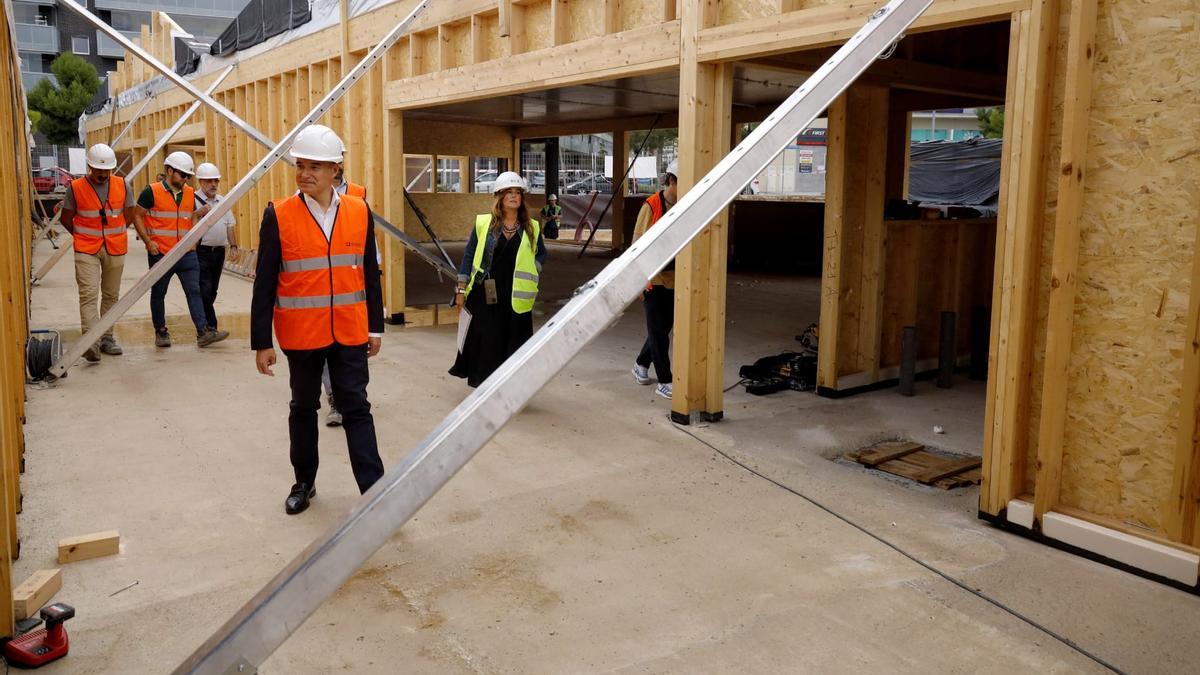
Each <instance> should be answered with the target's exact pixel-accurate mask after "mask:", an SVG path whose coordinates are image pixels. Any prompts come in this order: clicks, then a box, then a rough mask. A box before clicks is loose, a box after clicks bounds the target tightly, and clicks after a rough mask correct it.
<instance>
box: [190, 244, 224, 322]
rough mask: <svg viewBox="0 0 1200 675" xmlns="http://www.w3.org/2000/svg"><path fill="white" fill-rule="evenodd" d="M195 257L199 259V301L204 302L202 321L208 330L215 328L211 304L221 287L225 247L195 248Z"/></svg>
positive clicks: (215, 318) (214, 317)
mask: <svg viewBox="0 0 1200 675" xmlns="http://www.w3.org/2000/svg"><path fill="white" fill-rule="evenodd" d="M196 257H198V258H199V259H200V299H201V300H203V301H204V319H205V320H206V321H207V322H208V327H209V328H216V327H217V312H216V310H215V309H214V308H213V303H214V302H216V301H217V287H218V286H220V285H221V271H222V270H224V269H225V247H224V246H203V245H201V246H197V247H196Z"/></svg>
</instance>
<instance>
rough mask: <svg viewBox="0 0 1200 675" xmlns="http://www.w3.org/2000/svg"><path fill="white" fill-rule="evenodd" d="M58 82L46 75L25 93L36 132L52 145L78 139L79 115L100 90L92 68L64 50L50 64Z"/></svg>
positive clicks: (94, 70) (94, 69)
mask: <svg viewBox="0 0 1200 675" xmlns="http://www.w3.org/2000/svg"><path fill="white" fill-rule="evenodd" d="M50 72H52V73H54V77H55V78H56V79H57V80H58V82H57V83H56V82H54V81H53V80H51V79H50V78H46V79H44V80H42V81H41V82H38V83H37V86H36V87H34V88H33V91H30V92H29V97H28V98H29V108H30V109H31V110H33V111H34V112H37V113H38V114H39V115H40V117H38V118H36V119H34V118H33V117H30V119H34V123H35V124H36V129H37V131H40V132H41V133H42V134H44V135H45V136H46V138H47V139H48V140H49V141H50V142H51V143H53V144H55V145H68V144H71V143H78V142H79V116H80V115H81V114H83V110H84V108H86V107H87V106H88V104H89V103H91V102H92V98H94V97H95V96H96V92H97V91H99V90H100V76H99V75H98V74H97V73H96V67H95V66H93V65H92V64H90V63H88V62H87V61H84V60H83V59H81V58H79V57H78V56H76V55H74V54H72V53H70V52H67V53H64V54H61V55H59V57H58V58H56V59H54V63H52V64H50Z"/></svg>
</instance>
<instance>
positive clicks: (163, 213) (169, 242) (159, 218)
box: [145, 182, 196, 255]
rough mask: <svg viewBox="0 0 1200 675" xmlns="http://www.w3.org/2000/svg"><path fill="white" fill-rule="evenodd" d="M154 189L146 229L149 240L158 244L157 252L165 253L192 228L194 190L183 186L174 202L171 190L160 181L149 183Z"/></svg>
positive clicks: (194, 202)
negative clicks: (180, 194)
mask: <svg viewBox="0 0 1200 675" xmlns="http://www.w3.org/2000/svg"><path fill="white" fill-rule="evenodd" d="M150 189H151V190H153V191H154V207H153V208H151V209H150V210H149V211H147V212H146V219H145V220H146V230H147V231H148V232H147V234H149V235H150V240H151V241H153V242H154V243H156V244H158V252H159V253H162V254H164V255H165V254H166V253H167V252H168V251H170V250H171V249H172V248H174V247H175V244H178V243H179V240H180V239H183V238H184V236H186V235H187V233H188V230H190V229H192V212H193V211H195V210H196V191H195V190H193V189H192V186H190V185H184V186H183V197H182V198H180V200H179V203H178V204H176V203H175V197H174V196H173V195H171V191H170V190H168V189H167V188H165V187H163V184H162V183H161V182H154V183H151V184H150Z"/></svg>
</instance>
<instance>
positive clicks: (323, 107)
mask: <svg viewBox="0 0 1200 675" xmlns="http://www.w3.org/2000/svg"><path fill="white" fill-rule="evenodd" d="M66 4H68V5H72V6H74V3H70V2H68V3H66ZM428 4H429V0H420V2H418V3H417V5H416V7H413V10H412V11H411V12H409V14H408V16H406V17H404V20H403V21H401V22H400V23H398V24H396V27H395V28H393V29H392V30H391V32H389V33H388V34H387V35H386V36H384V38H383V39H382V40H380V41H379V44H377V45H375V47H374V48H372V49H371V51H370V52H368V53H367V55H366V57H364V58H363V60H362V61H360V62H359V63H358V65H356V66H355V67H354V69H353V70H351V71H350V72H349V73H347V74H346V76H345V77H343V78H342V80H341V81H340V82H338V83H337V84H336V85H335V86H334V88H333V89H332V90H331V91H330V92H329V93H327V94H325V98H323V99H321V101H320V102H319V103H317V105H316V107H314V108H313V109H312V110H310V111H309V113H308V114H307V115H305V116H304V119H302V120H300V121H299V122H298V123H297V124H296V126H294V127H292V130H291V131H289V132H288V133H287V135H286V136H284V137H283V140H281V141H279V144H278V145H276V146H274V147H272V148H271V151H270V152H268V153H267V155H266V156H265V157H263V158H262V159H260V160H258V163H257V164H255V165H254V167H253V168H251V169H250V172H249V173H247V174H246V175H245V176H243V177H242V179H241V180H239V181H238V182H237V184H236V185H234V186H233V189H232V190H230V191H229V194H227V195H226V196H225V199H224V200H222V201H221V203H219V204H217V207H216V208H215V209H213V210H212V211H209V212H208V213H207V214H206V215H205V216H204V217H203V218H201V219H200V222H198V223H196V225H195V227H192V228H191V229H190V230H188V233H187V234H186V235H184V236H183V238H182V239H180V240H179V242H178V243H177V244H176V245H175V246H174V247H173V248H172V249H171V250H170V251H169V252H167V254H166V255H164V256H163V257H162V258H161V259H160V260H159V261H158V262H157V263H155V265H154V266H153V267H151V268H150V269H149V270H148V271H147V272H146V273H145V274H144V275H142V278H141V279H138V281H137V283H136V284H134V285H133V288H130V289H129V290H128V291H126V292H125V294H124V295H122V296H121V299H120V300H118V301H117V304H115V305H113V307H112V308H111V309H109V310H108V311H107V312H105V314H104V316H102V317H100V320H99V321H98V322H96V324H95V325H94V326H92V328H91V330H89V331H88V332H87V333H86V334H85V335H84V336H83V337H82V338H80V340H79V342H77V343H75V345H74V346H72V347H71V349H70V350H68V351H67V353H66V354H64V355H63V356H62V358H60V359H59V360H58V361H57V362H56V363H55V364H54V365H53V366H51V367H50V375H51V376H53V377H55V378H58V377H62V376H63V375H65V374H66V372H67V370H68V369H70V367H71V366H73V365H74V364H75V362H76V361H78V360H79V357H81V356H83V353H84V352H85V351H87V350H88V347H90V346H91V345H92V344H94V343H95V342H96V341H97V340H99V339H100V336H101V335H103V334H104V332H105V331H107V330H108V329H110V328H112V326H113V324H115V323H116V322H117V319H119V318H121V316H122V315H124V314H125V312H128V311H129V309H130V308H131V307H133V304H134V303H135V302H137V301H138V300H139V299H141V297H142V296H143V295H145V294H146V292H147V291H149V290H150V287H151V286H153V285H154V284H155V283H156V282H157V281H158V280H159V279H161V278H162V277H163V276H165V275H166V274H167V272H168V271H170V270H171V268H172V267H174V266H175V263H176V262H178V261H179V259H180V258H182V257H183V256H184V254H186V253H187V252H188V251H189V250H191V248H192V246H193V245H195V244H197V243H199V242H200V239H201V238H203V237H204V234H205V233H206V232H208V230H209V228H211V227H212V226H213V224H214V223H217V222H219V221H220V220H221V219H222V218H224V217H225V214H227V213H229V211H230V210H231V209H233V205H234V204H236V203H237V201H238V200H239V199H241V198H242V197H244V196H245V195H246V194H247V193H248V192H249V191H250V190H251V189H252V188H253V187H254V185H255V184H256V183H258V181H260V180H262V178H263V176H265V175H266V174H267V171H268V170H269V169H270V168H271V167H272V166H274V165H275V162H278V161H279V160H280V159H282V158H283V156H284V154H285V153H286V152H287V151H288V148H290V147H291V146H292V142H293V141H295V140H296V135H297V134H299V133H300V131H301V130H302V129H304V127H306V126H308V125H310V124H312V123H313V122H314V121H315V120H317V119H320V117H321V116H322V115H324V114H325V113H326V112H328V111H329V108H330V107H331V106H332V105H333V104H334V103H336V102H337V101H338V99H340V98H341V97H342V96H344V95H345V94H346V92H347V91H349V90H350V87H352V86H354V83H355V82H358V81H359V80H360V79H361V78H362V77H363V75H365V74H366V72H367V71H368V70H370V69H371V66H373V65H375V63H377V62H378V61H379V60H380V59H381V58H382V57H383V54H384V52H386V51H387V49H388V48H390V47H391V46H392V45H394V44H395V43H396V40H398V39H400V36H402V35H404V33H405V31H407V30H408V27H409V26H410V25H412V22H413V20H414V19H415V18H416V17H417V15H418V14H420V13H421V12H422V11H423V10H424V9H425V7H426V6H427V5H428ZM106 25H107V24H106ZM122 37H124V36H122Z"/></svg>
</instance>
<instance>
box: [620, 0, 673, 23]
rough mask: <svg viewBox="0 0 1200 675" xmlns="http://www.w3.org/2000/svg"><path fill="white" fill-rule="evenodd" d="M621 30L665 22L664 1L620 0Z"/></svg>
mask: <svg viewBox="0 0 1200 675" xmlns="http://www.w3.org/2000/svg"><path fill="white" fill-rule="evenodd" d="M620 2H621V7H620V12H621V26H620V28H621V30H623V31H625V30H631V29H633V28H641V27H642V26H652V25H654V24H657V23H662V21H663V0H620Z"/></svg>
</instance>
